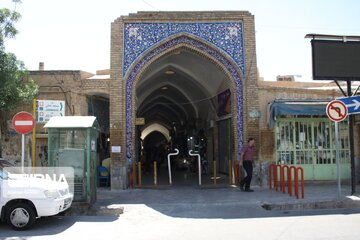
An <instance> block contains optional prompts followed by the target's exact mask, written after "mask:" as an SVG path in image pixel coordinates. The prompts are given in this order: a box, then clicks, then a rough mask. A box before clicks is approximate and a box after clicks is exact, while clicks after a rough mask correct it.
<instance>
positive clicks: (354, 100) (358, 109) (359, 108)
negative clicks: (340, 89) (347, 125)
mask: <svg viewBox="0 0 360 240" xmlns="http://www.w3.org/2000/svg"><path fill="white" fill-rule="evenodd" d="M337 100H339V101H341V102H343V103H344V104H345V105H346V107H347V109H348V114H358V113H360V96H353V97H344V98H338V99H337Z"/></svg>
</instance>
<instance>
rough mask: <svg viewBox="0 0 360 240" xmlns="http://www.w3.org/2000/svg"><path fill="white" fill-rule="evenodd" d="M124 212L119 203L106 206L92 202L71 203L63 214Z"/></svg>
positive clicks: (116, 214)
mask: <svg viewBox="0 0 360 240" xmlns="http://www.w3.org/2000/svg"><path fill="white" fill-rule="evenodd" d="M123 213H124V207H123V206H121V205H119V204H111V205H108V206H98V205H96V204H94V205H93V206H90V205H89V204H81V203H73V205H72V206H71V207H70V209H69V210H67V211H66V212H65V213H64V215H65V216H119V215H121V214H123Z"/></svg>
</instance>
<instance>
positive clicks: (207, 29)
mask: <svg viewBox="0 0 360 240" xmlns="http://www.w3.org/2000/svg"><path fill="white" fill-rule="evenodd" d="M182 33H184V34H190V35H194V36H197V37H198V38H200V39H202V40H204V41H205V42H207V43H209V44H210V45H213V46H216V47H217V48H218V49H220V50H221V51H222V52H223V54H225V55H227V56H228V57H230V58H231V59H232V60H233V61H234V62H235V63H236V65H237V66H238V67H239V69H240V71H241V72H242V74H243V75H244V73H245V63H244V62H245V61H244V58H245V57H244V43H243V26H242V22H241V21H236V22H200V23H199V22H180V23H179V22H165V23H154V22H151V23H125V26H124V58H123V68H122V70H123V76H125V75H126V74H127V72H128V70H129V69H130V67H131V65H132V64H134V62H135V61H136V59H138V58H139V56H141V55H142V54H143V53H144V52H146V51H147V50H148V49H150V48H151V47H152V46H154V45H156V44H157V43H159V42H161V41H164V40H165V39H168V38H169V37H171V36H174V35H178V34H182Z"/></svg>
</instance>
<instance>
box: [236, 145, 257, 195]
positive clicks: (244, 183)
mask: <svg viewBox="0 0 360 240" xmlns="http://www.w3.org/2000/svg"><path fill="white" fill-rule="evenodd" d="M254 144H255V139H254V138H249V140H248V144H247V145H246V146H245V147H244V148H243V150H242V151H241V155H240V167H243V168H244V169H245V171H246V177H245V178H244V179H243V180H241V182H240V189H241V190H242V191H245V192H253V191H254V190H252V189H250V183H251V179H252V174H253V167H254V165H255V162H254Z"/></svg>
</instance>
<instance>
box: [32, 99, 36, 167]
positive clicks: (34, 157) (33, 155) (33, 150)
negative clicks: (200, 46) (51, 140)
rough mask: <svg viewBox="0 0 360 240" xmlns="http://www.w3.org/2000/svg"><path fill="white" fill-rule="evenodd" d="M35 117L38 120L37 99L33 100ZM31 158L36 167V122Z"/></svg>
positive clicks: (33, 131)
mask: <svg viewBox="0 0 360 240" xmlns="http://www.w3.org/2000/svg"><path fill="white" fill-rule="evenodd" d="M33 116H34V118H35V119H36V98H34V100H33ZM31 149H32V152H31V158H32V166H33V167H35V165H36V120H35V124H34V128H33V130H32V144H31Z"/></svg>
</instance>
